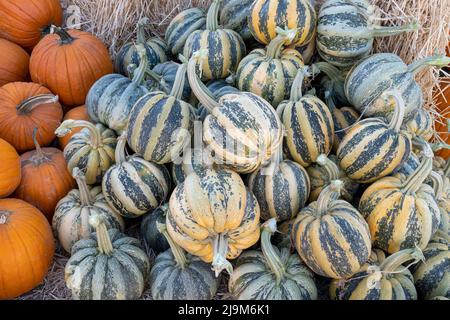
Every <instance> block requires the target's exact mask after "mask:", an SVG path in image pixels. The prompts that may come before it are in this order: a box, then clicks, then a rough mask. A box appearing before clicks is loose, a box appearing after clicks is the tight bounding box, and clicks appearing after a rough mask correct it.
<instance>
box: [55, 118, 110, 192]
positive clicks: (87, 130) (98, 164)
mask: <svg viewBox="0 0 450 320" xmlns="http://www.w3.org/2000/svg"><path fill="white" fill-rule="evenodd" d="M74 128H83V129H82V130H81V131H80V132H77V133H75V134H74V135H73V136H72V138H70V140H69V143H68V144H67V145H66V147H65V148H64V158H65V159H66V162H67V167H68V168H69V171H70V172H72V170H73V169H74V168H75V167H78V168H79V169H80V170H81V172H82V173H83V174H84V176H85V177H86V183H87V184H96V183H100V182H101V181H102V178H103V175H104V174H105V172H106V171H107V170H108V169H109V167H111V166H112V165H113V163H114V161H115V159H114V150H115V148H116V144H117V137H116V134H115V133H114V131H112V130H111V129H108V128H106V127H105V126H103V125H102V124H100V123H98V124H92V123H90V122H88V121H85V120H70V119H69V120H65V121H64V122H63V123H62V124H61V125H60V126H59V127H58V128H57V129H56V131H55V134H56V136H58V137H64V136H65V135H66V134H68V133H69V132H70V131H71V130H72V129H74Z"/></svg>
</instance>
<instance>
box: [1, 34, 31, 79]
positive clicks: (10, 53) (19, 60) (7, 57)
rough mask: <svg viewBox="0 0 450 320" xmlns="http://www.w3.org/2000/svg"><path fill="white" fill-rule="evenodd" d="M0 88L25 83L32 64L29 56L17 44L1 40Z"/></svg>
mask: <svg viewBox="0 0 450 320" xmlns="http://www.w3.org/2000/svg"><path fill="white" fill-rule="evenodd" d="M0 51H1V52H2V59H1V60H0V87H1V86H3V85H5V84H7V83H10V82H20V81H25V80H26V79H27V76H28V68H29V63H30V56H29V54H28V53H27V52H26V51H25V50H24V49H22V48H21V47H20V46H18V45H17V44H15V43H13V42H10V41H8V40H5V39H1V38H0Z"/></svg>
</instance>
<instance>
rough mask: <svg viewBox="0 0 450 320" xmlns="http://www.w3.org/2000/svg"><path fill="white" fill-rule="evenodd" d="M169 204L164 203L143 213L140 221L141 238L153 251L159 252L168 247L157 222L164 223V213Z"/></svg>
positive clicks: (165, 213)
mask: <svg viewBox="0 0 450 320" xmlns="http://www.w3.org/2000/svg"><path fill="white" fill-rule="evenodd" d="M168 210H169V204H168V203H165V204H163V205H161V206H159V207H158V208H156V209H155V210H153V211H150V212H148V213H147V214H145V215H144V217H143V218H142V222H141V230H140V234H141V239H143V240H144V242H145V244H146V245H147V246H148V247H149V248H151V249H152V250H153V251H154V252H155V253H160V252H163V251H166V250H168V249H170V246H169V243H168V242H167V239H166V237H165V236H164V235H163V234H162V233H161V232H160V231H159V230H158V228H157V224H158V223H162V224H164V223H166V215H167V211H168Z"/></svg>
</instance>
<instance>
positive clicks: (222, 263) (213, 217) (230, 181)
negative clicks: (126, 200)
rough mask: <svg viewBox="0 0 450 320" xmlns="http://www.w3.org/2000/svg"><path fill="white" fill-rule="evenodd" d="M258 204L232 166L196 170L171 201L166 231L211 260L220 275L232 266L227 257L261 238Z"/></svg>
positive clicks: (173, 195)
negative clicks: (227, 168) (230, 168)
mask: <svg viewBox="0 0 450 320" xmlns="http://www.w3.org/2000/svg"><path fill="white" fill-rule="evenodd" d="M259 217H260V211H259V205H258V202H257V201H256V198H255V197H254V196H253V194H252V193H251V192H250V191H249V190H248V189H247V188H246V187H245V185H244V182H243V181H242V179H241V177H240V176H239V175H238V174H237V173H235V172H234V171H231V170H214V169H205V170H203V171H200V172H198V173H191V174H190V175H188V176H187V177H186V180H184V182H183V183H181V184H179V185H178V186H177V187H176V188H175V190H174V192H173V193H172V196H171V197H170V201H169V212H168V213H167V230H168V232H169V235H170V236H171V238H172V239H173V240H174V241H175V242H176V243H177V244H178V245H180V246H181V247H182V248H183V249H185V250H186V251H187V252H189V253H190V254H192V255H195V256H199V257H200V258H201V259H202V260H203V261H205V262H208V263H210V262H212V266H213V269H214V270H215V272H216V276H218V275H219V273H220V272H221V271H222V270H223V269H226V270H227V272H228V273H229V274H231V273H232V270H233V267H232V265H231V264H230V262H228V260H227V259H235V258H237V257H238V256H239V255H240V254H241V252H242V250H245V249H247V248H248V247H250V246H252V245H254V244H255V243H256V242H257V241H258V239H259V233H260V232H259Z"/></svg>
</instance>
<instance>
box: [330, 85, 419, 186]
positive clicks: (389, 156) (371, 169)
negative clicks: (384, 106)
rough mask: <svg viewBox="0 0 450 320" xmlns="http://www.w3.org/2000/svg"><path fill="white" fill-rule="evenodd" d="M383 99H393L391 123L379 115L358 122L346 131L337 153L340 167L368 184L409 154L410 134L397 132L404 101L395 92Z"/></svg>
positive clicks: (401, 118)
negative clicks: (393, 107)
mask: <svg viewBox="0 0 450 320" xmlns="http://www.w3.org/2000/svg"><path fill="white" fill-rule="evenodd" d="M385 98H386V103H391V100H392V99H393V100H394V104H395V113H394V117H393V118H392V119H391V122H390V123H389V124H387V123H385V122H384V121H383V119H380V118H369V119H364V120H362V121H359V122H358V123H356V124H354V125H353V126H352V127H351V128H350V130H348V131H347V132H346V134H345V136H344V139H343V140H342V141H341V144H340V145H339V148H338V150H337V152H336V155H337V157H338V161H339V166H340V167H341V169H342V170H344V172H345V174H346V175H347V176H348V177H349V178H350V179H353V180H355V181H357V182H361V183H368V182H372V181H375V180H377V179H380V178H382V177H384V176H387V175H389V174H391V173H392V172H393V171H394V170H395V169H396V168H397V167H399V166H401V165H402V164H403V163H404V162H405V161H406V160H407V159H408V157H409V155H410V153H411V140H410V136H409V135H407V134H405V133H404V132H403V131H400V128H401V125H402V122H403V116H404V112H405V104H404V101H403V99H402V98H401V97H400V96H399V94H398V93H396V92H393V93H388V94H386V95H385Z"/></svg>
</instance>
